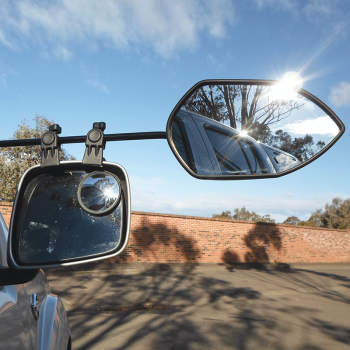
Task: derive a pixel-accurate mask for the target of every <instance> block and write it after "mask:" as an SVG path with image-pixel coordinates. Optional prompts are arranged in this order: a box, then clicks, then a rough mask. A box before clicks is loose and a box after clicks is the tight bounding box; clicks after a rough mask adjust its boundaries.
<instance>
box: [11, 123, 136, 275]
mask: <svg viewBox="0 0 350 350" xmlns="http://www.w3.org/2000/svg"><path fill="white" fill-rule="evenodd" d="M105 127H106V125H105V123H94V126H93V129H92V130H90V131H89V133H88V134H87V137H86V149H85V155H84V159H83V161H66V162H60V161H59V156H58V155H59V140H58V138H59V136H58V134H59V133H60V132H61V128H60V127H59V125H57V124H56V125H53V126H52V127H50V129H49V131H47V132H46V133H45V134H43V136H42V138H41V148H42V153H41V162H42V164H41V165H37V166H34V167H32V168H30V169H28V170H27V171H26V172H25V173H24V175H23V176H22V178H21V180H20V182H19V184H18V187H17V192H16V196H15V201H14V206H13V212H12V217H11V223H10V229H9V245H8V247H9V248H8V249H9V254H8V259H9V261H8V263H9V265H10V266H12V267H16V268H28V269H33V268H40V267H51V266H62V265H73V264H78V263H83V262H87V261H94V260H99V259H104V258H109V257H113V256H115V255H117V254H120V253H121V252H122V251H123V250H124V248H125V247H126V245H127V243H128V240H129V232H130V215H131V206H130V186H129V180H128V175H127V173H126V171H125V169H124V168H123V167H122V166H120V165H118V164H115V163H110V162H106V161H104V159H103V149H104V147H105V141H104V134H103V131H104V129H105Z"/></svg>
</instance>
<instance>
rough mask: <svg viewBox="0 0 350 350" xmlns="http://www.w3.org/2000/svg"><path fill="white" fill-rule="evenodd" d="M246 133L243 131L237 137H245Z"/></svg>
mask: <svg viewBox="0 0 350 350" xmlns="http://www.w3.org/2000/svg"><path fill="white" fill-rule="evenodd" d="M247 135H248V133H247V132H246V131H245V130H242V131H240V133H239V136H242V137H245V136H247Z"/></svg>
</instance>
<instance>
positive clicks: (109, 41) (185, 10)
mask: <svg viewBox="0 0 350 350" xmlns="http://www.w3.org/2000/svg"><path fill="white" fill-rule="evenodd" d="M233 15H234V9H233V5H232V1H231V0H216V1H211V0H177V1H168V2H166V1H157V0H142V1H138V0H119V1H117V0H104V1H103V5H102V3H101V2H99V1H88V0H80V1H71V0H56V1H51V2H41V1H40V2H33V1H29V0H18V1H10V0H7V1H6V0H3V1H2V3H1V12H0V42H1V43H2V44H4V45H7V46H11V47H19V48H21V47H23V46H26V45H41V46H44V47H46V46H49V47H51V48H52V47H54V48H53V50H55V48H57V45H59V46H58V47H61V48H62V50H61V55H62V56H63V58H64V59H67V57H68V58H69V56H70V51H69V47H71V46H73V45H74V44H77V43H78V44H83V45H84V46H87V47H96V46H98V45H106V46H112V47H116V48H119V49H121V48H130V47H131V48H134V49H138V48H140V47H141V48H142V47H146V48H152V49H153V50H154V51H155V52H156V53H158V54H159V55H161V56H163V57H169V56H171V55H172V54H173V53H174V52H176V51H178V50H183V49H186V50H187V49H193V47H196V46H198V44H199V35H200V34H201V33H203V32H208V33H209V34H210V35H211V36H212V37H214V38H220V37H223V36H224V35H225V32H226V28H227V26H228V25H229V24H230V22H232V20H233V18H234V16H233ZM24 43H25V44H24ZM67 55H68V56H67Z"/></svg>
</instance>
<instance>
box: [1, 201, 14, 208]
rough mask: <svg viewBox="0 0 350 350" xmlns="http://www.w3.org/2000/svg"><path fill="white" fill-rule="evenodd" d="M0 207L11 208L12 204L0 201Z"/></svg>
mask: <svg viewBox="0 0 350 350" xmlns="http://www.w3.org/2000/svg"><path fill="white" fill-rule="evenodd" d="M0 207H13V203H11V202H3V201H0Z"/></svg>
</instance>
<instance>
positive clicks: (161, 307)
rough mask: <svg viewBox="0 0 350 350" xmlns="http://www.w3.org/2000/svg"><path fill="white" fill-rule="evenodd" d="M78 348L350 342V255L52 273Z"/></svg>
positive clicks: (333, 345) (314, 346)
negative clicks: (317, 260)
mask: <svg viewBox="0 0 350 350" xmlns="http://www.w3.org/2000/svg"><path fill="white" fill-rule="evenodd" d="M48 278H49V281H50V285H51V289H52V292H53V293H56V294H58V295H59V296H60V297H61V298H62V300H63V302H64V304H65V307H66V309H67V311H68V315H69V319H70V324H71V330H72V337H73V348H74V349H76V350H77V349H101V350H102V349H106V350H107V349H133V350H134V349H140V350H141V349H142V350H147V349H150V350H158V349H159V350H160V349H162V350H164V349H171V350H173V349H182V350H196V349H242V350H243V349H244V350H245V349H276V350H277V349H302V350H306V349H310V350H320V349H349V348H350V265H340V264H338V265H295V266H293V267H292V269H285V270H283V269H282V270H276V269H273V268H268V269H254V268H249V269H243V268H236V267H232V266H231V267H226V266H220V265H198V266H186V265H174V266H171V265H137V264H136V265H135V264H131V265H125V266H124V268H120V267H119V268H118V269H116V270H114V271H74V272H69V271H66V272H65V273H64V274H63V273H61V272H51V273H49V276H48Z"/></svg>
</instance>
